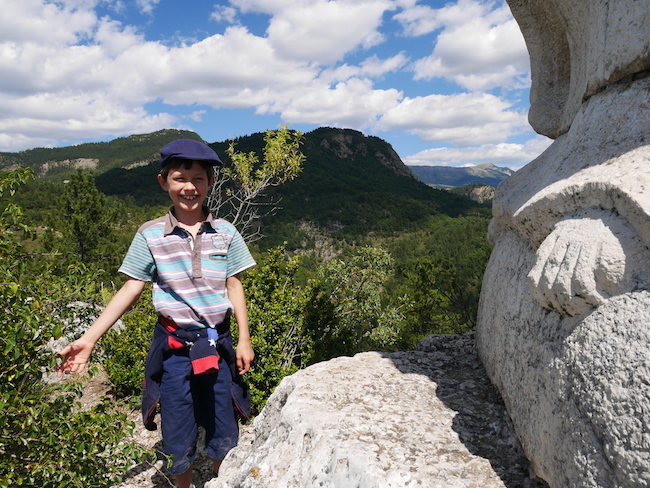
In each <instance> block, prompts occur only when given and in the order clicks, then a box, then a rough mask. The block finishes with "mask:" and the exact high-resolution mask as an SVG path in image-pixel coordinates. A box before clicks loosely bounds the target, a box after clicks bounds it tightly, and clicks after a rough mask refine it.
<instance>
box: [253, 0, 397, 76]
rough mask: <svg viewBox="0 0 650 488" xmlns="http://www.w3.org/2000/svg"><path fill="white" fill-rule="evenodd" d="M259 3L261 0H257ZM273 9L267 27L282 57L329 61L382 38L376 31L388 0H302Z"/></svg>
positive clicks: (331, 61) (270, 37) (272, 41)
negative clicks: (272, 14) (283, 7)
mask: <svg viewBox="0 0 650 488" xmlns="http://www.w3.org/2000/svg"><path fill="white" fill-rule="evenodd" d="M260 3H261V2H260ZM286 6H287V8H285V9H282V10H281V11H278V10H276V11H275V12H274V16H273V18H272V19H271V22H270V24H269V28H268V30H267V34H268V38H269V42H270V43H271V45H272V46H273V48H274V49H276V50H277V52H278V54H279V55H280V56H282V57H287V58H289V59H294V60H297V61H306V62H311V61H317V62H319V63H321V64H331V63H335V62H336V61H340V60H341V59H343V57H344V56H345V54H346V53H348V52H350V51H352V50H354V49H357V48H360V47H362V48H369V47H372V46H374V45H377V44H379V43H381V42H382V41H383V35H382V34H381V33H380V32H379V31H378V28H379V26H380V25H381V23H382V16H383V14H384V12H385V11H386V10H387V9H389V8H390V7H391V3H390V2H389V0H363V1H359V0H339V1H323V0H314V1H302V2H295V3H291V4H287V5H286Z"/></svg>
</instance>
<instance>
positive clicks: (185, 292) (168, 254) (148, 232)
mask: <svg viewBox="0 0 650 488" xmlns="http://www.w3.org/2000/svg"><path fill="white" fill-rule="evenodd" d="M206 213H207V211H206ZM253 265H255V260H254V259H253V257H252V256H251V254H250V252H249V251H248V247H247V246H246V243H245V242H244V239H243V238H242V236H241V235H240V234H239V232H237V229H235V227H234V226H233V225H232V224H230V223H229V222H227V221H225V220H223V219H214V218H213V217H212V215H210V214H208V217H207V218H206V220H205V221H204V222H203V226H202V227H201V230H199V232H198V233H197V236H196V239H195V240H193V239H192V235H191V234H190V233H189V232H187V231H186V230H185V229H183V228H181V227H180V226H179V225H178V220H177V219H176V217H175V216H174V214H173V209H172V210H170V211H169V212H168V213H167V215H165V216H164V217H160V218H158V219H155V220H150V221H149V222H146V223H145V224H143V225H142V226H141V227H140V228H139V229H138V232H137V233H136V235H135V237H134V238H133V241H132V242H131V246H130V247H129V250H128V252H127V254H126V257H125V258H124V261H123V262H122V266H121V267H120V269H119V271H120V272H121V273H124V274H125V275H127V276H129V277H131V278H135V279H138V280H142V281H153V303H154V306H155V308H156V310H157V311H158V313H159V314H160V315H162V316H164V317H167V318H169V319H171V320H173V321H174V322H176V324H178V325H179V326H180V327H182V328H184V329H192V328H204V327H215V326H216V325H217V324H220V323H222V322H223V321H224V320H225V318H226V317H228V316H230V315H232V313H233V306H232V303H230V300H228V296H227V291H226V278H228V277H230V276H233V275H236V274H237V273H239V272H241V271H244V270H245V269H247V268H250V267H251V266H253Z"/></svg>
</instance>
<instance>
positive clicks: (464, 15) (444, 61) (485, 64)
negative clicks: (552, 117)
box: [395, 0, 530, 91]
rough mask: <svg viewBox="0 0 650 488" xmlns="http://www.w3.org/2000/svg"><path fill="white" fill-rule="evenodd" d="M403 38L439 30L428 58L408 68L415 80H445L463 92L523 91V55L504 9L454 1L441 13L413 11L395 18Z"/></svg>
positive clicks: (525, 60) (426, 9)
mask: <svg viewBox="0 0 650 488" xmlns="http://www.w3.org/2000/svg"><path fill="white" fill-rule="evenodd" d="M395 17H396V19H397V20H399V21H400V22H401V23H402V25H403V27H404V31H405V33H406V34H407V35H413V36H417V35H423V34H427V33H429V32H433V31H434V30H437V29H440V28H442V29H443V30H442V32H441V33H440V34H439V36H438V38H437V41H436V44H435V48H434V50H433V52H432V53H431V55H429V56H427V57H425V58H422V59H419V60H417V61H416V62H415V63H414V70H415V79H416V80H430V79H433V78H445V79H447V80H450V81H453V82H455V83H457V84H458V85H460V86H461V87H463V88H466V89H468V90H472V91H476V90H491V89H493V88H496V87H500V88H506V89H519V88H526V87H528V84H529V80H528V73H529V71H530V66H529V58H528V51H527V49H526V45H525V43H524V39H523V36H522V34H521V31H520V30H519V26H518V25H517V23H516V22H515V21H514V19H513V18H512V16H511V14H510V10H509V9H508V7H507V5H506V4H505V3H502V4H501V5H500V6H499V7H498V8H496V9H493V4H492V3H491V2H489V3H485V2H480V1H477V0H459V1H458V3H457V4H450V5H448V6H446V7H444V8H442V9H432V8H430V7H424V6H419V5H415V6H413V7H412V8H410V9H407V10H405V11H403V12H401V13H399V14H397V15H396V16H395Z"/></svg>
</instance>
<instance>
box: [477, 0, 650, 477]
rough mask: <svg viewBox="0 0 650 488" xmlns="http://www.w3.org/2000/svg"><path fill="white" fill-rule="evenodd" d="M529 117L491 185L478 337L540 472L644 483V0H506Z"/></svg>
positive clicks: (649, 443)
mask: <svg viewBox="0 0 650 488" xmlns="http://www.w3.org/2000/svg"><path fill="white" fill-rule="evenodd" d="M508 3H509V4H510V7H511V9H512V12H513V14H514V16H515V18H516V20H517V22H518V23H519V25H520V27H521V29H522V32H523V34H524V37H525V39H526V43H527V45H528V48H529V52H530V56H531V72H532V82H533V85H532V88H531V109H530V113H529V120H530V123H531V125H532V126H533V128H534V129H535V130H536V131H537V132H539V133H541V134H545V135H547V136H549V137H551V138H554V139H555V141H554V143H553V144H552V145H551V146H550V147H549V148H548V149H547V150H546V151H545V152H544V153H543V154H542V155H541V156H540V157H539V158H537V159H536V160H535V161H533V162H531V163H529V164H528V165H526V166H525V167H524V168H523V169H521V170H519V171H517V172H516V173H515V174H514V175H513V176H511V177H510V178H509V179H508V180H506V181H504V182H503V183H502V184H501V185H500V186H499V187H498V189H497V192H496V195H495V198H494V201H493V217H494V218H493V221H492V223H491V225H490V236H489V237H490V240H491V242H492V244H493V246H494V250H493V253H492V257H491V259H490V263H489V264H488V268H487V270H486V274H485V278H484V283H483V292H482V295H481V303H480V307H479V317H478V327H477V347H478V351H479V355H480V357H481V360H482V361H483V363H484V365H485V367H486V370H487V372H488V375H489V376H490V378H491V379H492V381H493V382H494V384H495V385H496V386H497V388H498V389H499V391H500V392H501V394H502V396H503V398H504V401H505V403H506V406H507V408H508V411H509V413H510V415H511V417H512V420H513V422H514V425H515V428H516V430H517V434H518V436H519V438H520V440H521V442H522V445H523V448H524V450H525V452H526V455H527V456H528V458H529V459H530V461H531V463H532V466H533V468H534V470H535V472H536V474H537V476H538V477H540V478H541V479H543V480H545V481H546V482H547V483H548V484H549V485H550V486H551V487H553V488H561V487H569V486H570V487H596V486H598V487H600V486H610V487H647V486H650V292H649V290H650V250H649V247H650V77H649V76H648V74H649V71H648V70H650V6H649V5H648V3H647V2H644V1H635V0H617V1H610V0H508Z"/></svg>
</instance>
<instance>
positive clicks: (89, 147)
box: [0, 129, 201, 181]
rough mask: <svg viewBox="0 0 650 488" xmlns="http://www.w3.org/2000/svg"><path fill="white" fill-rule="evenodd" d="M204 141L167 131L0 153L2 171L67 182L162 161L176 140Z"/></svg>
mask: <svg viewBox="0 0 650 488" xmlns="http://www.w3.org/2000/svg"><path fill="white" fill-rule="evenodd" d="M181 138H184V139H195V140H201V138H200V137H199V136H198V135H197V134H196V133H194V132H190V131H181V130H176V129H166V130H161V131H158V132H153V133H151V134H138V135H132V136H129V137H121V138H118V139H114V140H113V141H110V142H96V143H88V144H79V145H76V146H68V147H58V148H35V149H29V150H27V151H21V152H19V153H0V171H7V170H11V169H16V168H17V167H18V166H24V167H26V168H31V169H33V170H34V174H35V175H36V177H37V178H47V179H49V180H52V181H63V180H64V179H65V178H67V177H68V176H70V175H71V174H72V173H73V172H74V171H75V170H76V169H78V168H80V169H85V170H93V171H94V172H95V174H96V175H100V174H102V173H103V172H105V171H108V170H109V169H112V168H128V167H134V166H138V165H144V164H148V163H150V162H151V161H153V160H155V159H158V158H159V157H160V153H159V151H160V148H161V147H163V146H164V145H165V144H167V143H169V142H171V141H173V140H175V139H181Z"/></svg>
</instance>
